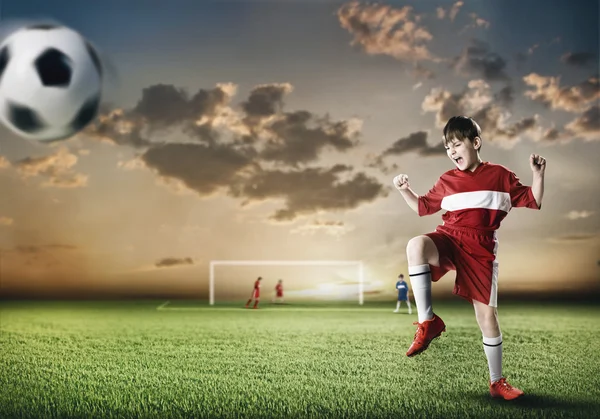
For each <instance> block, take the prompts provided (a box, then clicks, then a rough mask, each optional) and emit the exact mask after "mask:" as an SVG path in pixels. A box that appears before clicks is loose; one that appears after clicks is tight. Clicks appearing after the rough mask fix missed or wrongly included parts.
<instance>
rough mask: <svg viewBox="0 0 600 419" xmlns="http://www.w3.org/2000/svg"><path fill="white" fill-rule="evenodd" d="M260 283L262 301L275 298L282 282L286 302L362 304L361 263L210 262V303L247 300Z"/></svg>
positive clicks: (294, 261) (298, 261)
mask: <svg viewBox="0 0 600 419" xmlns="http://www.w3.org/2000/svg"><path fill="white" fill-rule="evenodd" d="M259 276H260V277H262V278H263V280H262V281H261V301H269V300H270V299H271V298H272V297H273V296H274V289H275V286H276V284H277V282H278V280H280V279H281V280H282V282H283V289H284V298H285V301H327V300H336V301H340V300H345V301H355V302H358V304H360V305H362V304H363V301H364V295H363V294H364V282H365V281H364V266H363V263H362V261H346V260H341V261H340V260H212V261H210V265H209V287H210V288H209V303H210V305H214V304H215V294H217V296H218V299H219V301H233V300H239V299H243V298H248V296H249V295H250V294H251V292H252V286H253V284H254V281H255V280H256V279H257V278H258V277H259Z"/></svg>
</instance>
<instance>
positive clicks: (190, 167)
mask: <svg viewBox="0 0 600 419" xmlns="http://www.w3.org/2000/svg"><path fill="white" fill-rule="evenodd" d="M253 157H254V150H253V149H252V148H250V147H248V148H245V149H236V148H234V147H232V146H227V145H219V146H209V145H205V144H192V143H170V144H163V145H159V146H155V147H151V148H149V149H148V150H147V151H146V152H145V153H144V154H142V156H141V160H142V161H143V162H144V163H145V164H146V166H147V167H149V168H151V169H154V170H156V172H157V173H158V175H159V176H161V177H164V178H166V179H176V180H180V181H181V182H183V184H184V185H185V186H186V187H187V188H189V189H191V190H193V191H196V192H198V193H199V194H201V195H209V194H211V193H213V192H215V191H216V190H217V189H219V188H227V187H229V186H230V184H231V183H232V182H234V181H236V178H237V176H238V174H239V173H240V172H241V171H243V170H244V169H246V168H249V167H251V166H252V165H253V164H254V163H253Z"/></svg>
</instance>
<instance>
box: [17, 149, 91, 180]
mask: <svg viewBox="0 0 600 419" xmlns="http://www.w3.org/2000/svg"><path fill="white" fill-rule="evenodd" d="M77 160H78V157H77V156H76V155H75V154H72V153H70V152H69V151H68V150H67V149H66V148H64V147H61V148H59V149H58V150H57V151H56V152H55V153H53V154H50V155H47V156H43V157H26V158H24V159H22V160H20V161H18V162H17V163H16V164H15V168H16V169H17V171H18V172H19V174H20V175H21V176H22V177H23V178H29V177H35V176H41V177H43V178H46V181H45V182H44V183H42V186H44V187H55V188H80V187H84V186H86V185H87V180H88V176H87V175H84V174H82V173H77V172H75V171H74V170H73V167H74V166H75V165H76V164H77Z"/></svg>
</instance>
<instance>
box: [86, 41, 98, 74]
mask: <svg viewBox="0 0 600 419" xmlns="http://www.w3.org/2000/svg"><path fill="white" fill-rule="evenodd" d="M85 47H86V48H87V51H88V54H90V58H91V59H92V62H93V63H94V67H95V68H96V71H97V72H98V75H99V76H100V78H102V62H101V61H100V57H99V56H98V53H97V52H96V49H95V48H94V47H93V46H92V45H91V44H90V43H89V42H87V41H86V42H85Z"/></svg>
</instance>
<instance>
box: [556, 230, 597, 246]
mask: <svg viewBox="0 0 600 419" xmlns="http://www.w3.org/2000/svg"><path fill="white" fill-rule="evenodd" d="M598 239H600V235H599V234H598V233H575V234H568V235H564V236H558V237H551V238H549V239H548V241H549V242H550V243H554V244H565V243H568V244H577V243H587V242H592V241H596V240H598Z"/></svg>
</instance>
